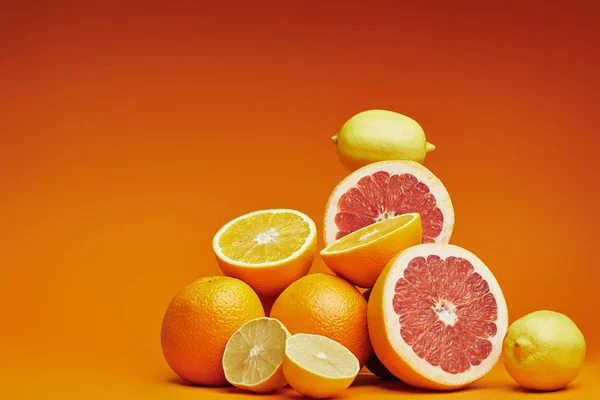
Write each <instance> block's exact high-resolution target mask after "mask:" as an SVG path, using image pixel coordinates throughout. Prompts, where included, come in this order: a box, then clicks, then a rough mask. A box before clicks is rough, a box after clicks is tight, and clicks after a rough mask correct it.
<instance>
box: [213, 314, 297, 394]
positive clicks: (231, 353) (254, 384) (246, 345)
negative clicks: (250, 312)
mask: <svg viewBox="0 0 600 400" xmlns="http://www.w3.org/2000/svg"><path fill="white" fill-rule="evenodd" d="M289 336H290V334H289V332H288V331H287V329H286V328H285V326H283V324H282V323H281V322H279V321H277V320H276V319H273V318H266V317H265V318H257V319H254V320H251V321H248V322H246V323H245V324H244V325H242V327H241V328H240V329H238V330H237V331H236V332H235V333H234V334H233V335H232V336H231V338H230V339H229V341H228V342H227V346H226V347H225V353H224V354H223V370H224V371H225V377H226V378H227V381H228V382H229V383H231V384H232V385H233V386H235V387H238V388H240V389H246V390H250V391H253V392H257V393H266V392H271V391H274V390H277V389H280V388H282V387H284V386H285V385H286V384H287V382H286V380H285V377H284V376H283V370H282V368H281V364H282V362H283V357H284V354H285V342H286V340H287V338H288V337H289Z"/></svg>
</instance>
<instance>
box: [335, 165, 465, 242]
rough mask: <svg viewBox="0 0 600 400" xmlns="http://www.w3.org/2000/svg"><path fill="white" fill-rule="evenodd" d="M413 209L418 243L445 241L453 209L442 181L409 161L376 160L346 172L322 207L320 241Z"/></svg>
mask: <svg viewBox="0 0 600 400" xmlns="http://www.w3.org/2000/svg"><path fill="white" fill-rule="evenodd" d="M407 213H419V214H420V215H421V224H422V226H423V239H422V241H423V243H433V242H436V243H448V242H449V241H450V236H451V235H452V229H453V227H454V209H453V208H452V202H451V200H450V196H449V195H448V192H447V191H446V188H445V187H444V185H443V184H442V182H441V181H440V180H439V179H438V178H437V177H436V176H435V175H434V174H433V173H432V172H431V171H429V170H428V169H427V168H425V167H424V166H422V165H421V164H419V163H416V162H414V161H381V162H377V163H373V164H369V165H367V166H365V167H362V168H360V169H358V170H356V171H354V172H353V173H352V174H350V175H348V177H346V178H345V179H344V180H343V181H342V182H340V183H339V184H338V186H337V187H336V188H335V189H334V190H333V192H332V194H331V196H330V197H329V201H328V202H327V207H326V210H325V221H324V222H325V225H324V235H325V245H326V246H329V245H330V244H332V243H333V242H335V241H336V240H338V239H340V238H342V237H344V236H346V235H348V234H349V233H352V232H354V231H356V230H358V229H360V228H364V227H365V226H368V225H371V224H373V223H375V222H378V221H381V220H384V219H388V218H390V217H394V216H396V215H400V214H407Z"/></svg>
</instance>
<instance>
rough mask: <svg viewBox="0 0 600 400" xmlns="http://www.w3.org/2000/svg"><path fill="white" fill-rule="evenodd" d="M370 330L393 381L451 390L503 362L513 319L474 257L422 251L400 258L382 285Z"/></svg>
mask: <svg viewBox="0 0 600 400" xmlns="http://www.w3.org/2000/svg"><path fill="white" fill-rule="evenodd" d="M368 324H369V334H370V337H371V342H372V343H373V348H374V349H375V352H376V353H377V356H378V357H379V359H380V360H381V361H382V362H383V364H384V365H385V367H386V368H387V369H388V370H389V371H390V372H391V373H393V374H394V375H395V376H396V377H398V378H399V379H401V380H402V381H404V382H406V383H408V384H411V385H414V386H418V387H421V388H427V389H438V390H449V389H456V388H460V387H463V386H465V385H467V384H469V383H471V382H474V381H476V380H477V379H479V378H481V377H482V376H484V375H485V374H487V373H488V372H489V371H490V370H491V369H492V367H493V366H494V365H495V364H496V363H497V362H498V359H499V358H500V355H501V352H502V340H503V338H504V335H505V334H506V330H507V326H508V311H507V309H506V302H505V300H504V296H503V294H502V291H501V290H500V286H499V285H498V282H497V281H496V278H494V275H493V274H492V272H491V271H490V270H489V269H488V268H487V267H486V266H485V264H484V263H483V262H482V261H481V260H480V259H479V258H477V256H475V255H474V254H473V253H471V252H469V251H467V250H465V249H463V248H460V247H458V246H454V245H449V244H434V243H432V244H420V245H417V246H413V247H411V248H409V249H407V250H404V251H403V252H402V253H400V254H398V255H397V256H396V257H395V258H394V259H392V261H390V263H389V264H388V265H387V266H386V267H385V269H384V270H383V272H382V273H381V275H380V276H379V278H378V279H377V282H376V283H375V286H374V287H373V291H372V292H371V295H370V298H369V303H368Z"/></svg>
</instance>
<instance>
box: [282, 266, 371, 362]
mask: <svg viewBox="0 0 600 400" xmlns="http://www.w3.org/2000/svg"><path fill="white" fill-rule="evenodd" d="M270 316H271V317H272V318H277V319H278V320H280V321H281V322H282V323H283V324H284V325H285V326H286V328H287V329H288V330H289V331H290V333H292V334H296V333H312V334H317V335H323V336H327V337H328V338H330V339H333V340H335V341H336V342H339V343H341V344H342V345H344V346H345V347H347V348H348V349H349V350H350V351H351V352H352V353H353V354H354V355H355V356H356V358H357V359H358V362H359V364H360V366H361V367H362V366H363V365H365V363H366V361H367V359H368V358H369V355H370V354H371V351H372V348H371V342H370V341H369V331H368V327H367V301H366V300H365V298H364V297H363V296H362V295H361V293H360V292H359V291H358V289H356V288H355V287H354V286H352V285H351V284H350V283H348V282H346V281H345V280H343V279H342V278H340V277H337V276H334V275H329V274H311V275H307V276H305V277H303V278H301V279H299V280H297V281H296V282H294V283H292V284H291V285H290V286H289V287H288V288H287V289H286V290H284V291H283V293H281V295H280V296H279V297H278V298H277V300H276V301H275V303H274V304H273V308H272V309H271V314H270Z"/></svg>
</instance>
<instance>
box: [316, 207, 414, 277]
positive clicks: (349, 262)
mask: <svg viewBox="0 0 600 400" xmlns="http://www.w3.org/2000/svg"><path fill="white" fill-rule="evenodd" d="M422 234H423V228H422V226H421V217H420V216H419V214H418V213H410V214H402V215H399V216H396V217H393V218H390V219H385V220H383V221H380V222H376V223H374V224H372V225H368V226H366V227H364V228H362V229H359V230H357V231H354V232H352V233H350V234H348V235H346V236H344V237H342V238H341V239H339V240H337V241H335V242H333V244H331V245H329V246H327V247H326V248H324V249H323V250H322V251H321V257H323V261H325V264H327V266H328V267H329V268H331V270H332V271H333V272H335V273H336V274H337V275H339V276H341V277H342V278H344V279H346V280H347V281H349V282H351V283H352V284H354V285H356V286H359V287H363V288H370V287H373V285H374V284H375V281H376V280H377V277H379V274H380V273H381V271H382V270H383V268H384V267H385V266H386V264H387V263H388V262H389V261H390V260H391V259H392V258H393V257H394V256H395V255H396V254H398V253H399V252H400V251H402V250H405V249H407V248H409V247H411V246H414V245H417V244H420V243H421V240H422Z"/></svg>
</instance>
